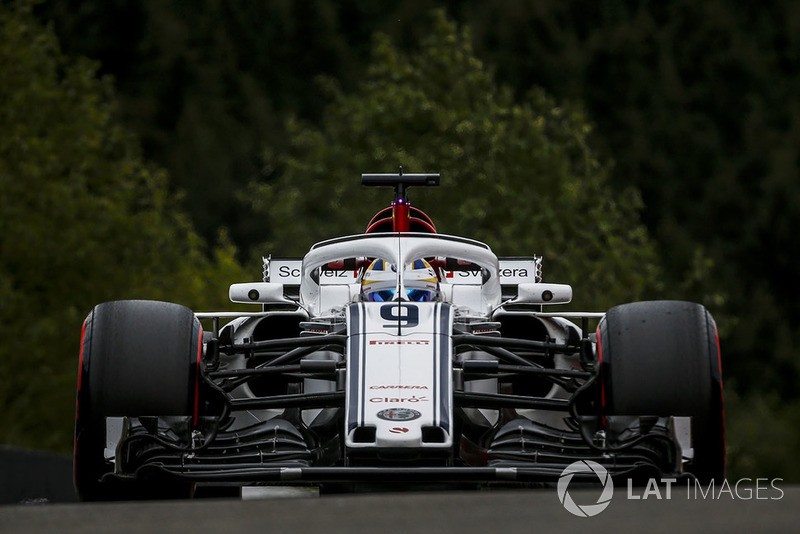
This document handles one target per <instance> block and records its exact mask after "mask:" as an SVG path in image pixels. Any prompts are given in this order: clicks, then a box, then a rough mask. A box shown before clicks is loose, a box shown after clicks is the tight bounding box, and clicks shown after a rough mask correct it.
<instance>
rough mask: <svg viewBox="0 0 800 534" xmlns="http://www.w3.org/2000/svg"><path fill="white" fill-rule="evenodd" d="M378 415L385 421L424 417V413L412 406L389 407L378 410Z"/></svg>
mask: <svg viewBox="0 0 800 534" xmlns="http://www.w3.org/2000/svg"><path fill="white" fill-rule="evenodd" d="M378 417H380V418H381V419H383V420H385V421H411V420H413V419H418V418H419V417H422V414H421V413H419V412H418V411H416V410H412V409H411V408H389V409H388V410H381V411H380V412H378Z"/></svg>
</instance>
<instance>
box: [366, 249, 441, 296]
mask: <svg viewBox="0 0 800 534" xmlns="http://www.w3.org/2000/svg"><path fill="white" fill-rule="evenodd" d="M403 288H404V292H403V294H402V295H401V296H400V298H398V297H397V269H396V268H395V266H394V265H392V264H390V263H389V262H387V261H385V260H382V259H377V260H375V261H373V262H372V263H371V264H370V266H369V267H367V270H366V271H365V272H364V276H363V278H362V279H361V295H362V297H363V299H364V300H367V301H370V302H388V301H391V300H410V301H414V302H430V301H432V300H434V299H435V298H436V295H437V294H438V291H439V279H438V278H437V277H436V271H434V270H433V267H431V265H430V264H429V263H428V262H427V261H425V260H424V259H418V260H414V261H412V262H411V263H409V264H408V265H406V268H405V269H403Z"/></svg>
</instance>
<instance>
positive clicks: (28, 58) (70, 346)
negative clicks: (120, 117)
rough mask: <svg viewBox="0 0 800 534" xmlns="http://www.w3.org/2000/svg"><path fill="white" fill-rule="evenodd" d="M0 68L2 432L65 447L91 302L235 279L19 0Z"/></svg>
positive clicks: (74, 64) (211, 293) (3, 37)
mask: <svg viewBox="0 0 800 534" xmlns="http://www.w3.org/2000/svg"><path fill="white" fill-rule="evenodd" d="M0 65H3V67H2V69H0V124H2V128H0V323H2V324H3V325H4V328H5V329H6V331H7V332H8V335H7V336H4V341H3V343H2V344H0V375H2V376H3V380H0V428H2V429H3V435H2V438H1V439H2V441H3V442H4V443H10V444H18V445H25V446H31V447H36V448H48V449H56V450H64V451H65V450H68V449H69V448H70V447H71V445H72V440H71V427H72V418H73V415H74V414H73V413H72V412H73V410H74V400H73V399H74V395H75V376H76V374H75V373H76V368H77V355H78V343H79V333H80V326H81V322H82V320H83V318H84V317H85V315H86V314H87V313H88V312H89V311H90V310H91V308H92V306H93V305H94V304H96V303H97V302H100V301H104V300H113V299H119V298H151V299H166V300H172V301H176V302H180V303H182V304H186V305H189V306H193V307H196V308H201V309H204V308H208V307H212V306H214V307H218V306H221V305H222V304H223V303H224V300H225V297H226V295H225V294H224V289H223V290H220V289H219V288H224V287H225V285H224V284H225V283H226V282H228V281H233V280H236V279H241V278H242V277H243V274H242V270H241V268H240V267H239V265H238V264H237V263H236V261H235V260H234V254H235V249H234V247H233V245H232V244H231V243H230V242H229V240H227V238H226V237H225V236H224V235H223V236H221V241H220V243H219V246H218V248H217V250H216V252H215V255H214V257H213V258H212V259H209V258H208V257H207V255H206V247H205V245H204V243H203V242H202V240H201V239H200V238H199V237H198V236H197V235H196V234H195V233H194V232H193V230H192V229H191V226H190V224H189V222H188V220H187V218H186V216H185V215H183V214H182V213H180V212H177V211H175V209H174V204H175V199H174V198H173V197H172V196H170V195H169V194H168V193H167V176H166V174H165V173H164V171H162V170H160V169H158V168H156V167H153V166H151V165H148V164H147V163H145V162H144V161H143V160H142V158H141V156H140V154H139V150H138V148H137V145H136V142H135V140H134V138H133V137H132V136H131V135H130V134H129V133H128V132H127V131H125V130H124V129H123V128H121V127H120V126H119V125H118V123H117V121H116V119H115V102H114V95H113V91H112V89H111V84H110V83H109V80H107V79H98V78H97V77H96V76H95V71H96V64H94V63H92V62H89V61H87V60H85V59H76V60H69V59H67V58H66V57H64V56H63V55H62V54H61V52H60V50H59V45H58V42H57V39H56V38H55V36H54V35H53V33H52V31H50V30H48V29H46V28H44V27H42V26H41V25H40V24H39V23H38V22H37V21H36V19H35V18H34V17H33V16H32V14H31V3H30V2H28V1H21V2H15V3H14V4H10V5H9V4H5V3H3V4H0ZM70 333H71V334H70Z"/></svg>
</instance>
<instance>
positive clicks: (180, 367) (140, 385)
mask: <svg viewBox="0 0 800 534" xmlns="http://www.w3.org/2000/svg"><path fill="white" fill-rule="evenodd" d="M202 335H203V334H202V327H201V326H200V323H199V321H198V320H197V319H196V317H195V316H194V314H193V313H192V311H191V310H189V309H188V308H186V307H184V306H180V305H177V304H171V303H166V302H155V301H143V300H123V301H115V302H106V303H103V304H100V305H98V306H96V307H95V308H94V309H93V310H92V312H91V313H90V314H89V315H88V317H87V318H86V321H85V322H84V326H83V333H82V336H81V337H82V340H81V352H80V363H79V369H78V394H77V406H76V414H75V457H74V461H75V465H74V468H75V473H74V478H75V487H76V489H77V491H78V495H79V497H80V498H81V499H82V500H123V499H130V498H136V499H142V498H145V499H147V498H185V497H190V496H191V491H192V486H191V484H188V483H184V482H175V481H158V482H155V481H153V482H149V483H148V482H147V481H139V480H134V481H130V482H127V481H126V482H124V483H119V482H118V481H114V480H111V481H108V480H106V481H103V480H102V477H103V475H105V474H107V473H109V472H110V471H112V469H113V466H112V464H111V463H110V462H109V461H108V460H106V454H105V453H104V451H105V448H106V418H107V417H122V416H193V415H196V410H197V402H196V400H197V399H196V395H197V384H198V372H199V360H200V352H201V347H202Z"/></svg>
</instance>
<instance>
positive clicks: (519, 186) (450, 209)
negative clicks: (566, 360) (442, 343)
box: [249, 12, 658, 307]
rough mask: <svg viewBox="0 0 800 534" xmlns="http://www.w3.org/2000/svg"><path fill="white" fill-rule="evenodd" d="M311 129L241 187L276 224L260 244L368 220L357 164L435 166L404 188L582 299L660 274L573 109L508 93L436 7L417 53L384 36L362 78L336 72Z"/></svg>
mask: <svg viewBox="0 0 800 534" xmlns="http://www.w3.org/2000/svg"><path fill="white" fill-rule="evenodd" d="M328 89H329V90H330V92H331V94H332V99H333V102H332V103H331V104H330V105H329V106H328V107H327V108H326V109H325V112H324V114H323V117H322V121H321V125H320V127H319V128H317V127H315V126H313V125H309V124H304V123H302V122H301V121H297V120H295V121H292V122H291V123H290V124H289V131H290V133H291V140H292V145H291V149H290V150H289V151H287V152H283V153H280V154H275V155H273V156H272V158H271V160H272V163H271V165H272V166H278V167H280V168H281V173H280V176H279V177H278V178H277V179H275V180H274V181H271V182H269V183H266V184H260V185H254V186H253V187H252V192H251V194H250V195H249V196H250V197H251V198H253V199H254V204H255V207H256V209H257V210H259V211H261V212H263V213H264V215H265V216H266V218H267V221H268V224H269V225H270V226H271V227H272V228H275V229H276V232H275V233H274V237H273V238H272V239H271V241H270V242H269V243H267V244H265V245H264V250H263V251H264V252H272V253H274V254H278V255H285V254H302V253H303V252H304V251H305V250H306V249H307V247H308V246H309V245H310V244H311V243H313V242H314V241H315V240H318V239H322V238H326V237H332V236H335V235H338V234H342V233H358V232H360V231H363V230H364V228H365V225H366V223H367V222H368V221H369V219H370V217H371V216H372V215H373V214H374V213H375V212H376V211H377V210H378V209H379V208H381V207H383V206H385V204H386V202H387V198H388V197H387V195H388V192H386V191H374V190H373V191H370V190H366V189H364V188H362V187H361V185H360V182H359V178H358V177H359V175H360V173H361V172H363V171H371V172H392V171H394V170H396V169H397V167H398V165H402V166H403V168H404V169H405V170H406V172H423V171H438V170H439V169H441V170H442V171H443V173H444V174H443V178H442V183H443V186H442V187H441V188H439V189H437V190H424V189H421V188H420V189H415V190H412V191H411V199H412V202H414V204H415V205H417V206H419V207H421V208H422V209H425V210H426V211H428V212H429V214H430V215H431V216H432V217H433V218H434V221H436V222H437V225H438V226H439V230H440V231H442V232H444V233H456V234H460V235H467V236H470V237H474V238H477V239H480V240H484V241H486V242H488V243H489V244H490V245H491V246H493V247H494V249H495V251H496V252H498V253H500V254H505V255H513V254H517V255H519V254H532V253H534V252H535V253H537V254H542V255H544V257H545V276H546V278H547V279H550V280H569V281H571V282H573V283H574V284H576V285H577V286H578V288H577V289H578V290H577V291H576V295H577V303H576V304H577V305H581V306H593V307H602V306H608V305H611V304H616V303H619V302H622V301H627V300H631V299H636V298H641V297H643V296H645V295H647V294H648V292H652V290H653V289H654V288H655V286H656V282H655V281H656V280H658V267H657V265H656V264H655V254H654V251H653V248H652V245H651V243H650V241H649V238H648V236H647V233H646V231H645V230H644V228H643V227H642V226H641V225H640V224H639V222H638V214H637V210H638V209H639V208H640V203H639V201H638V197H637V196H636V194H635V193H634V192H633V191H626V192H625V193H623V194H614V193H613V192H612V191H611V190H610V189H609V188H608V187H607V173H608V170H607V167H606V166H604V165H602V164H601V163H600V162H599V161H598V160H597V158H596V156H595V154H594V152H593V151H592V149H591V147H590V146H589V145H588V143H587V136H588V134H589V131H590V126H589V124H588V122H587V120H586V118H585V117H584V116H583V115H582V114H581V113H580V111H578V110H577V109H574V108H562V107H558V106H557V105H556V104H555V102H554V101H553V100H552V99H550V98H549V97H547V96H546V95H545V94H544V93H543V92H541V91H538V90H533V91H531V92H530V93H529V94H528V95H527V96H526V97H525V98H524V99H523V100H521V101H519V102H517V101H515V99H514V97H513V95H512V92H511V91H510V90H509V89H507V88H503V87H498V86H497V85H496V84H495V83H494V81H493V78H492V73H491V72H490V71H489V70H488V69H487V68H486V67H485V66H484V65H483V64H482V63H481V61H479V60H478V59H477V58H476V57H475V56H474V54H473V53H472V49H471V45H470V39H469V35H468V34H467V33H466V32H461V33H457V32H456V28H455V26H454V25H453V24H452V23H450V22H448V21H447V20H446V18H445V15H444V14H443V13H442V12H437V13H436V17H435V24H434V30H433V32H432V33H431V34H429V35H428V36H427V37H426V39H425V40H424V41H423V43H422V46H421V48H420V50H419V52H417V53H414V54H411V55H406V54H403V53H401V52H400V51H399V50H398V49H397V48H396V47H395V46H393V45H392V44H391V43H390V42H389V41H388V39H387V38H385V37H381V36H379V37H378V38H377V39H376V43H375V49H374V56H373V60H372V63H371V65H370V67H369V70H368V74H367V76H366V79H364V80H363V81H362V83H361V85H360V86H359V89H358V90H356V91H354V92H352V93H344V92H343V91H341V90H340V89H339V88H338V87H337V86H336V84H335V83H333V82H331V83H330V84H329V85H328Z"/></svg>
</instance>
